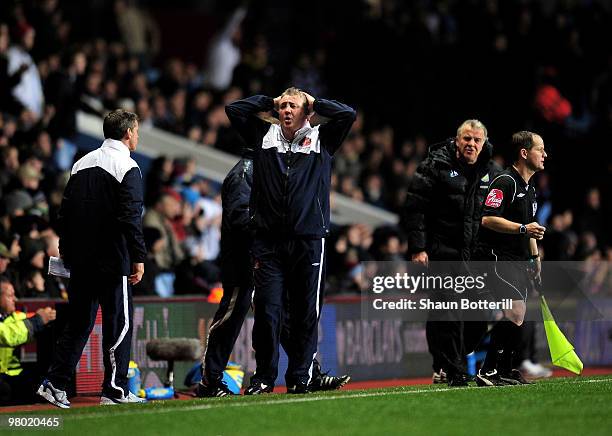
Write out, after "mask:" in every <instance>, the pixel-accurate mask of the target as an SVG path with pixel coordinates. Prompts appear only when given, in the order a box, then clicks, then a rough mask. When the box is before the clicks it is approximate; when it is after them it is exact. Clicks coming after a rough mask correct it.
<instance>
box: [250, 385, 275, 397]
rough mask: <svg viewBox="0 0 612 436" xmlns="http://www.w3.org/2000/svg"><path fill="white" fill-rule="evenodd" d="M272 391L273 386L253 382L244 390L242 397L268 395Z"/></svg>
mask: <svg viewBox="0 0 612 436" xmlns="http://www.w3.org/2000/svg"><path fill="white" fill-rule="evenodd" d="M273 390H274V385H268V384H266V383H263V382H253V383H251V385H250V386H249V387H248V388H246V389H245V390H244V395H261V394H269V393H270V392H272V391H273Z"/></svg>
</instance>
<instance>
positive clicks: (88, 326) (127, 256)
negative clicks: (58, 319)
mask: <svg viewBox="0 0 612 436" xmlns="http://www.w3.org/2000/svg"><path fill="white" fill-rule="evenodd" d="M103 127H104V137H105V138H106V139H105V140H104V142H103V143H102V146H101V147H100V148H98V149H96V150H94V151H92V152H90V153H88V154H87V155H85V156H84V157H83V158H82V159H80V160H79V161H78V162H77V163H75V164H74V166H73V167H72V173H71V175H70V180H69V181H68V184H67V185H66V189H65V190H64V198H63V200H62V205H61V208H60V212H59V220H58V232H59V236H60V246H59V249H60V253H61V255H62V258H63V260H64V263H65V265H66V266H67V267H68V268H69V269H70V271H71V277H70V286H69V288H68V297H69V304H68V322H67V325H66V328H65V330H64V331H63V333H62V335H61V336H60V338H59V339H58V341H57V344H56V348H55V350H54V354H53V361H52V363H51V367H50V368H49V372H48V374H47V378H46V379H45V380H43V382H42V384H41V385H40V387H39V388H38V392H37V393H38V394H39V395H40V396H41V397H43V398H44V399H45V400H47V401H49V402H50V403H52V404H54V405H56V406H58V407H62V408H68V407H70V402H69V401H68V399H67V398H66V392H65V390H66V387H67V386H68V383H69V382H70V379H71V377H72V375H73V373H74V370H75V368H76V365H77V363H78V361H79V359H80V357H81V353H82V352H83V348H84V347H85V344H86V343H87V339H88V338H89V334H90V333H91V330H92V328H93V326H94V323H95V320H96V314H97V312H98V306H99V305H101V306H102V334H103V339H102V349H103V360H104V381H103V384H102V396H101V398H100V403H101V404H109V405H110V404H119V403H136V402H142V401H143V400H141V399H139V398H138V397H136V396H135V395H133V394H132V393H130V392H129V390H128V386H127V372H128V364H129V361H130V345H131V342H132V311H133V307H132V291H131V286H130V285H135V284H136V283H138V282H139V281H140V280H141V279H142V274H143V273H144V261H145V258H146V249H145V244H144V238H143V234H142V218H141V217H142V207H143V193H142V176H141V174H140V169H139V168H138V164H137V163H136V162H135V161H134V160H133V159H132V158H131V157H130V152H132V151H134V150H136V146H137V144H138V116H137V115H136V114H134V113H132V112H127V111H124V110H122V109H118V110H115V111H112V112H110V113H109V114H108V115H107V116H106V117H105V118H104V126H103Z"/></svg>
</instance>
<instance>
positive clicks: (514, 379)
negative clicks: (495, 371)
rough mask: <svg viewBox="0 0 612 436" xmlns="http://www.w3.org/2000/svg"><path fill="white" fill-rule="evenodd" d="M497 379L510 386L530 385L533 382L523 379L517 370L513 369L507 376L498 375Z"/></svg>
mask: <svg viewBox="0 0 612 436" xmlns="http://www.w3.org/2000/svg"><path fill="white" fill-rule="evenodd" d="M499 378H500V379H501V380H502V381H503V382H506V383H507V384H510V385H532V384H533V382H531V381H529V380H527V379H526V378H525V377H523V374H521V372H520V371H519V370H518V369H513V370H512V371H510V373H509V374H500V376H499Z"/></svg>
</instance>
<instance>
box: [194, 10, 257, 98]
mask: <svg viewBox="0 0 612 436" xmlns="http://www.w3.org/2000/svg"><path fill="white" fill-rule="evenodd" d="M246 13H247V10H246V8H245V7H243V6H241V7H239V8H237V9H236V10H235V11H234V12H233V13H232V15H231V17H230V18H229V20H228V21H227V23H226V24H225V26H224V27H223V29H222V30H221V31H220V32H219V33H218V34H217V36H216V37H215V39H214V40H213V41H212V42H211V44H210V47H209V49H208V56H207V61H206V69H205V72H204V83H205V84H206V85H207V86H208V87H210V88H211V89H213V90H214V91H224V90H226V89H227V88H229V86H230V85H231V83H232V78H233V75H234V68H236V65H238V63H240V48H239V46H238V44H240V41H241V39H242V29H241V27H240V24H241V23H242V20H244V17H245V16H246Z"/></svg>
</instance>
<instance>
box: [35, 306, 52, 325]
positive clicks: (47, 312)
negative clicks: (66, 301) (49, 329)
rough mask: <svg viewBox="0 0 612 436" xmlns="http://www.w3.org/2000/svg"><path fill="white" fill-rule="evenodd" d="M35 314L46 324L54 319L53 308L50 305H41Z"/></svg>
mask: <svg viewBox="0 0 612 436" xmlns="http://www.w3.org/2000/svg"><path fill="white" fill-rule="evenodd" d="M36 315H38V316H40V318H41V319H42V322H43V324H48V323H49V322H50V321H54V320H55V309H52V308H50V307H48V306H47V307H41V308H40V309H38V310H37V311H36Z"/></svg>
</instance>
